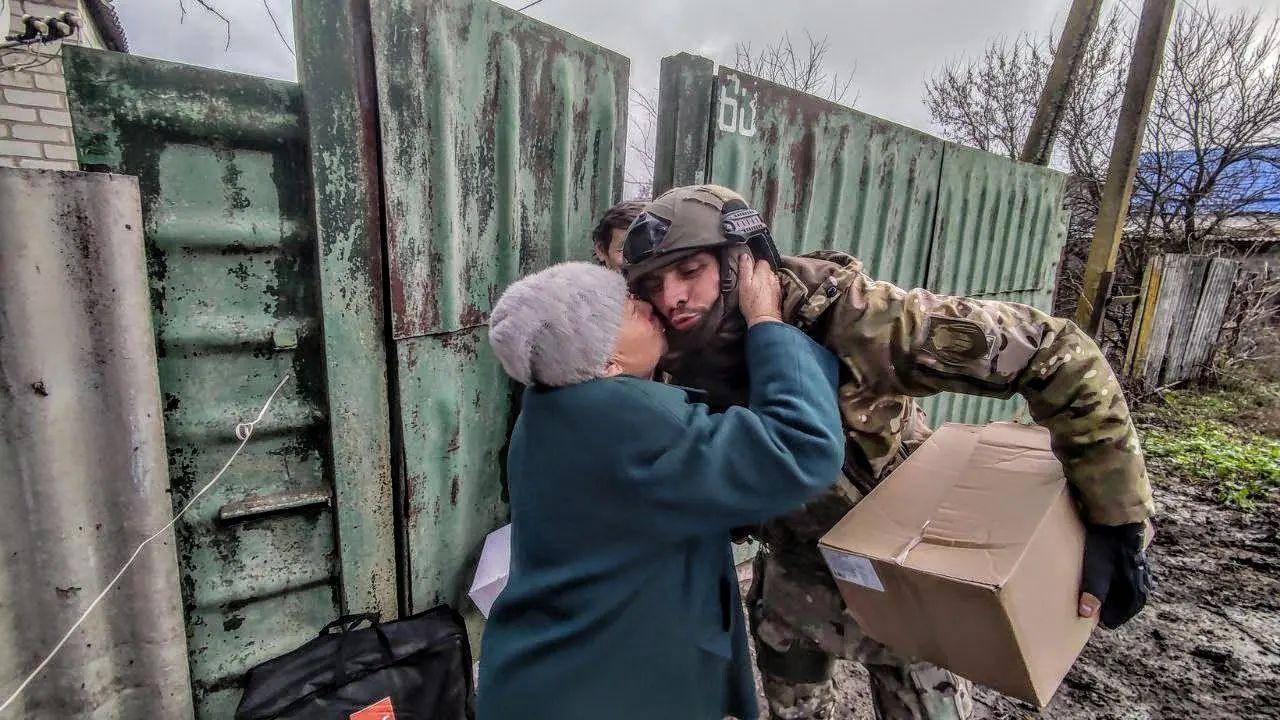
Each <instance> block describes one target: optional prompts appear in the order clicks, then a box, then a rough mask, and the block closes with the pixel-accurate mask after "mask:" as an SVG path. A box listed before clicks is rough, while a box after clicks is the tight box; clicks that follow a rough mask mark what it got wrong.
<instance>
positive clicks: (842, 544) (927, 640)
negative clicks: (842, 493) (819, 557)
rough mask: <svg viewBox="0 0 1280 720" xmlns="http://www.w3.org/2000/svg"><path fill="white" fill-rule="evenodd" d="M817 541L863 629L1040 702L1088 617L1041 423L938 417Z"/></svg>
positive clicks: (1081, 637) (1077, 531) (1060, 487)
mask: <svg viewBox="0 0 1280 720" xmlns="http://www.w3.org/2000/svg"><path fill="white" fill-rule="evenodd" d="M821 549H822V554H823V556H824V557H825V558H826V560H827V565H828V567H830V568H831V572H832V574H833V575H834V576H835V578H836V581H837V585H839V587H840V593H841V594H842V595H843V596H844V599H845V603H846V604H847V605H848V607H849V610H850V611H851V612H852V613H853V615H854V617H856V618H857V620H858V623H859V624H860V625H861V626H862V629H863V630H864V631H865V632H866V633H867V634H868V635H870V636H871V637H873V638H875V639H876V640H879V641H880V642H882V643H884V644H885V645H888V646H889V647H891V648H894V649H895V650H897V651H898V652H900V653H902V654H904V655H907V656H911V657H915V658H917V659H922V660H928V661H930V662H932V663H935V664H937V665H941V666H942V667H945V668H947V669H949V670H952V671H953V672H955V673H957V674H958V675H961V676H962V677H966V678H969V679H970V680H973V681H975V682H979V683H982V684H983V685H987V686H989V687H992V688H995V689H996V690H999V691H1001V692H1003V693H1005V694H1007V695H1010V696H1013V697H1016V698H1020V699H1022V700H1026V701H1028V702H1031V703H1035V704H1037V705H1039V706H1040V707H1044V705H1046V704H1047V703H1048V702H1049V699H1050V698H1051V697H1052V696H1053V693H1054V691H1055V690H1056V689H1057V688H1058V685H1059V683H1061V682H1062V678H1063V677H1064V676H1065V675H1066V674H1067V670H1069V669H1070V668H1071V665H1072V663H1074V662H1075V659H1076V656H1077V655H1079V654H1080V651H1081V650H1082V649H1083V648H1084V645H1085V642H1087V641H1088V639H1089V634H1090V632H1091V631H1092V630H1093V625H1094V622H1095V621H1094V620H1086V619H1082V618H1080V617H1078V616H1077V613H1076V608H1077V601H1078V598H1079V589H1080V588H1079V586H1080V570H1081V563H1082V555H1083V552H1084V527H1083V525H1082V524H1081V521H1080V519H1079V517H1078V516H1077V513H1076V508H1075V504H1074V502H1073V501H1072V499H1071V495H1070V493H1069V491H1068V489H1067V484H1066V480H1065V479H1064V477H1063V474H1062V466H1061V465H1060V464H1059V463H1058V461H1057V459H1056V458H1055V457H1054V456H1053V453H1052V451H1051V450H1050V449H1049V434H1048V432H1046V431H1045V430H1043V429H1041V428H1033V427H1026V426H1022V425H1015V424H1012V423H995V424H992V425H988V426H986V427H974V426H968V425H952V424H948V425H944V426H943V427H942V428H941V429H940V430H938V432H936V433H935V434H934V435H933V437H932V438H930V439H929V441H928V442H926V443H925V444H924V445H923V446H921V447H920V449H919V450H917V451H916V452H915V453H914V454H912V456H911V457H910V458H909V459H908V460H907V461H906V462H904V463H903V464H902V465H901V466H900V467H899V468H898V469H897V470H895V471H894V472H893V473H892V474H891V475H890V476H889V477H888V478H886V479H885V480H884V482H882V483H881V484H880V485H879V486H878V487H877V488H876V489H875V490H874V491H873V492H872V493H871V494H870V495H868V496H867V497H866V498H864V499H863V500H862V501H861V502H859V503H858V504H857V505H856V506H855V507H854V509H853V510H852V511H850V512H849V514H848V515H846V516H845V517H844V519H843V520H841V521H840V522H839V523H838V524H837V525H836V526H835V527H834V528H832V529H831V531H830V532H829V533H827V534H826V536H825V537H823V538H822V541H821Z"/></svg>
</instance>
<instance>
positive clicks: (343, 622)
mask: <svg viewBox="0 0 1280 720" xmlns="http://www.w3.org/2000/svg"><path fill="white" fill-rule="evenodd" d="M365 623H368V624H367V626H365V627H361V625H363V624H365ZM471 717H472V686H471V647H470V645H469V644H468V641H467V629H466V627H465V626H464V625H463V623H462V616H461V615H459V614H458V613H457V611H455V610H454V609H453V608H451V607H449V606H447V605H441V606H439V607H436V608H432V609H431V610H427V611H426V612H423V613H419V614H417V615H411V616H409V617H406V618H402V619H400V620H396V621H394V622H388V623H379V622H378V615H377V613H367V614H363V615H345V616H343V617H340V618H338V619H337V620H334V621H333V622H331V623H329V624H328V625H326V626H325V627H324V629H323V630H321V631H320V636H319V637H317V638H316V639H314V640H312V641H311V642H308V643H307V644H306V645H303V646H302V647H300V648H298V649H297V650H294V651H293V652H291V653H288V654H286V655H282V656H280V657H278V658H276V659H274V660H268V661H267V662H265V663H262V664H261V665H259V666H257V667H255V668H253V669H252V670H250V671H249V672H248V674H247V675H246V678H245V691H244V696H243V697H242V698H241V699H240V707H239V708H237V709H236V717H235V720H303V719H305V720H464V719H469V718H471Z"/></svg>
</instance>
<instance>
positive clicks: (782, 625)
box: [747, 548, 973, 720]
mask: <svg viewBox="0 0 1280 720" xmlns="http://www.w3.org/2000/svg"><path fill="white" fill-rule="evenodd" d="M813 554H814V555H815V556H817V555H818V552H817V549H816V548H814V549H813ZM812 560H813V559H812V558H807V557H801V558H795V557H793V556H792V555H790V554H778V553H774V552H767V551H764V550H762V551H761V552H760V554H759V555H757V556H756V560H755V563H754V577H753V579H752V585H751V592H750V593H749V594H748V596H747V608H748V611H749V615H750V620H751V632H752V635H753V636H754V637H755V644H756V663H757V665H758V666H759V668H760V676H761V681H762V683H763V686H764V693H765V697H766V698H767V699H768V702H769V713H770V716H771V718H773V720H830V718H832V717H834V713H835V692H834V687H833V685H832V681H831V672H832V669H833V667H834V664H835V659H836V658H837V657H839V658H844V659H846V660H854V661H857V662H860V663H862V664H863V665H864V666H865V667H866V669H867V673H868V675H869V676H870V678H871V699H872V703H873V705H874V709H875V714H876V717H877V718H878V719H879V720H968V719H969V718H970V717H972V715H973V698H972V694H971V690H972V686H971V684H970V683H969V681H968V680H965V679H963V678H960V677H958V676H956V675H954V674H952V673H951V672H949V671H947V670H943V669H942V668H939V667H937V666H935V665H931V664H929V663H926V662H912V661H911V660H909V659H907V658H903V657H899V656H897V655H895V654H894V653H893V652H892V651H891V650H889V649H888V648H887V647H885V646H884V645H881V644H880V643H878V642H876V641H875V640H872V639H871V638H869V637H867V636H866V635H864V634H863V633H862V631H861V630H860V629H859V628H858V625H857V623H856V622H855V621H854V619H853V617H852V616H851V615H850V614H849V613H848V612H847V611H846V610H845V608H844V602H843V600H841V598H840V594H839V592H838V591H837V590H836V586H835V581H833V580H832V579H831V575H830V574H829V573H828V572H827V570H826V568H825V566H823V565H822V564H821V559H818V561H817V564H816V565H815V564H814V563H813V561H812Z"/></svg>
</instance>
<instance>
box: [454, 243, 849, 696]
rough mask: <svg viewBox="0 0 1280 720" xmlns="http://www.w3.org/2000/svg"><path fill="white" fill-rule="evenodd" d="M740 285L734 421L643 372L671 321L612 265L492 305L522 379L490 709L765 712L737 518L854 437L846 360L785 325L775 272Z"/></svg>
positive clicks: (492, 630)
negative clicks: (842, 394)
mask: <svg viewBox="0 0 1280 720" xmlns="http://www.w3.org/2000/svg"><path fill="white" fill-rule="evenodd" d="M737 278H738V283H739V288H740V295H739V296H740V302H739V305H740V309H741V312H742V313H743V315H744V316H745V319H746V321H747V323H748V325H749V326H750V329H749V330H748V332H747V338H746V349H747V358H748V363H749V367H750V382H751V403H750V406H749V407H747V408H733V409H731V410H729V411H728V412H725V413H723V414H714V413H711V412H710V411H709V410H708V409H707V407H706V406H705V405H702V404H699V403H698V402H696V397H694V398H691V397H690V395H689V393H688V392H687V391H685V390H683V389H681V388H677V387H672V386H668V385H663V384H661V383H657V382H653V381H652V380H651V379H650V378H651V377H652V376H653V372H654V367H655V366H656V365H657V363H658V359H659V358H660V357H661V356H662V354H663V351H664V349H665V346H666V343H665V339H664V335H663V330H662V326H661V324H659V322H658V320H657V319H656V318H655V316H654V314H653V310H652V308H651V307H649V305H648V304H647V303H644V302H642V301H640V300H637V299H635V298H634V297H632V296H631V295H630V294H628V292H627V288H626V284H625V281H624V280H623V278H622V277H621V276H620V275H618V274H617V273H613V272H609V271H608V270H605V269H603V268H600V267H596V266H593V265H589V264H585V263H566V264H563V265H557V266H555V267H552V268H550V269H548V270H544V271H542V272H540V273H537V274H535V275H532V276H530V277H528V278H525V279H524V280H521V281H519V282H517V283H515V284H514V285H512V286H511V287H510V288H509V289H508V290H507V292H506V293H505V294H504V295H503V296H502V298H501V299H500V300H499V301H498V303H497V305H496V306H495V307H494V309H493V313H492V316H491V320H490V330H489V337H490V341H491V344H492V346H493V349H494V352H495V353H496V354H497V356H498V358H499V359H500V360H501V361H502V364H503V367H504V368H506V370H507V372H508V373H509V374H510V375H511V376H512V377H514V378H515V379H517V380H519V381H520V382H522V383H524V384H526V385H528V386H529V387H528V389H527V390H526V391H525V394H524V401H523V409H522V411H521V413H520V417H519V419H518V420H517V422H516V426H515V430H514V432H513V434H512V438H511V450H510V456H509V461H508V464H507V468H508V474H509V485H510V492H511V522H512V558H511V576H510V579H509V581H508V583H507V586H506V589H505V590H504V591H503V593H502V595H501V596H500V597H499V598H498V600H497V603H496V604H495V605H494V608H493V610H492V613H491V615H490V619H489V623H488V626H487V628H486V630H485V636H484V641H483V646H482V653H481V661H480V682H479V688H478V690H479V705H478V713H479V720H507V719H511V720H514V719H516V718H519V719H520V720H531V719H536V718H555V719H556V720H605V719H606V718H607V719H609V720H616V719H619V718H622V719H625V718H636V719H637V720H639V719H641V718H643V719H644V720H656V719H658V718H661V719H662V720H672V719H685V718H688V719H691V720H703V719H707V720H721V719H722V718H723V717H724V716H726V715H733V716H736V717H740V718H745V719H748V720H750V719H754V718H756V717H757V710H756V694H755V686H754V682H753V680H752V674H751V659H750V656H749V654H748V650H747V639H746V632H745V630H744V619H743V616H742V612H741V608H740V605H739V599H738V585H737V579H736V575H735V573H734V567H733V559H732V554H731V551H730V547H729V530H730V528H733V527H735V526H741V525H748V524H753V523H758V522H761V521H763V520H765V519H766V518H768V517H771V516H773V515H777V514H779V513H783V512H787V511H789V510H792V509H794V508H797V507H799V506H800V505H802V504H803V503H804V502H805V501H806V500H807V499H808V498H810V497H813V496H814V495H816V494H818V493H819V492H821V491H822V490H824V489H825V488H827V487H828V486H829V485H831V484H832V482H834V481H835V479H836V477H837V475H838V473H839V469H840V464H841V461H842V459H843V445H842V439H841V426H840V417H839V414H838V411H837V408H836V404H835V397H836V393H835V383H836V362H835V358H834V357H832V356H831V355H830V354H828V353H827V351H825V350H823V349H822V348H821V347H819V346H818V345H816V344H814V343H813V342H812V341H811V340H809V339H808V338H807V337H806V336H805V335H804V334H803V333H801V332H800V331H798V330H796V329H795V328H792V327H790V326H788V325H785V324H783V323H782V322H779V321H778V317H779V316H780V314H781V313H780V307H779V305H780V296H781V291H780V288H779V286H778V281H777V278H776V276H775V275H774V273H773V272H772V271H771V270H770V269H769V266H768V265H767V264H764V263H760V264H759V265H758V266H753V265H752V263H751V259H750V257H749V256H748V257H745V258H744V259H743V263H742V265H741V266H740V267H739V268H738V273H737ZM814 378H822V379H824V380H819V381H816V382H815V380H814Z"/></svg>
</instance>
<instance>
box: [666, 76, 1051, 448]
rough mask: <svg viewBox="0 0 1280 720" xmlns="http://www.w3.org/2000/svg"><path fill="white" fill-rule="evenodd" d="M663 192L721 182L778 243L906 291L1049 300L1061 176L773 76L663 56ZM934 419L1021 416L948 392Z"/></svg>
mask: <svg viewBox="0 0 1280 720" xmlns="http://www.w3.org/2000/svg"><path fill="white" fill-rule="evenodd" d="M658 122H659V125H658V133H657V136H658V148H657V157H656V161H655V165H656V167H655V178H654V185H655V190H656V191H658V192H661V191H662V190H664V189H666V188H669V187H672V186H674V185H684V184H690V183H698V182H715V183H719V184H722V185H727V186H729V187H732V188H734V189H736V190H738V191H740V192H742V193H743V194H744V195H746V196H747V197H748V199H750V200H751V201H752V202H753V203H754V204H755V205H756V206H757V207H759V208H760V209H761V212H762V213H763V214H764V216H765V218H766V219H767V221H768V222H769V223H770V226H771V228H772V229H773V234H774V238H775V240H777V242H778V246H779V248H780V249H781V250H782V252H783V253H788V254H795V253H801V252H806V251H809V250H816V249H819V248H834V249H837V250H842V251H844V252H847V253H849V254H851V255H854V256H855V257H858V258H859V259H861V260H862V261H863V263H864V264H865V266H866V269H867V272H868V273H869V274H871V275H872V276H873V277H876V278H878V279H883V280H888V281H890V282H893V283H894V284H896V285H899V286H901V287H905V288H914V287H924V288H928V289H930V290H933V291H935V292H941V293H954V294H964V295H973V296H975V297H987V298H998V299H1003V300H1013V301H1017V302H1023V303H1027V304H1030V305H1033V306H1036V307H1038V308H1040V309H1042V310H1046V311H1047V310H1048V309H1049V306H1050V302H1051V298H1052V288H1053V281H1054V275H1055V272H1056V268H1057V263H1058V257H1059V254H1060V253H1061V249H1062V244H1063V242H1064V241H1065V239H1066V213H1065V212H1064V210H1063V208H1062V197H1063V187H1064V180H1065V176H1063V175H1062V174H1061V173H1058V172H1055V171H1053V170H1049V169H1046V168H1042V167H1039V166H1034V165H1028V164H1025V163H1017V162H1013V161H1010V160H1007V159H1004V158H1000V157H997V156H995V155H992V154H990V153H985V152H981V151H977V150H971V149H969V148H965V147H961V146H959V145H956V144H954V143H949V142H946V141H943V140H941V139H939V138H935V137H933V136H931V135H927V134H925V133H922V132H918V131H916V130H912V129H910V128H907V127H903V126H901V125H897V124H895V123H892V122H889V121H887V120H882V119H880V118H876V117H873V116H871V115H867V114H865V113H861V112H858V111H856V110H852V109H850V108H847V107H845V106H842V105H839V104H836V103H833V102H829V101H826V100H823V99H821V98H818V97H815V96H812V95H808V94H805V93H802V92H799V91H797V90H793V89H790V88H786V87H782V86H779V85H775V84H773V83H770V82H767V81H765V80H761V79H759V78H756V77H753V76H751V75H748V74H745V73H742V72H739V71H737V70H732V69H729V68H725V67H720V68H718V69H717V68H716V66H715V64H714V63H713V62H712V61H711V60H708V59H706V58H701V57H697V56H694V55H688V54H681V55H675V56H672V57H668V58H665V59H664V60H663V62H662V71H661V87H660V90H659V121H658ZM923 404H924V406H925V408H926V409H927V410H928V411H929V414H930V416H931V418H932V419H933V421H934V422H935V423H940V422H943V421H946V420H952V421H960V422H973V423H980V422H987V421H989V420H993V419H999V418H1007V417H1010V416H1012V414H1013V412H1014V408H1015V407H1016V404H1015V401H1014V400H998V399H992V398H976V397H965V396H957V395H952V394H949V393H947V394H943V395H940V396H938V397H936V398H930V399H928V400H926V401H925V402H924V403H923Z"/></svg>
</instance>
